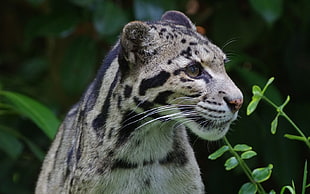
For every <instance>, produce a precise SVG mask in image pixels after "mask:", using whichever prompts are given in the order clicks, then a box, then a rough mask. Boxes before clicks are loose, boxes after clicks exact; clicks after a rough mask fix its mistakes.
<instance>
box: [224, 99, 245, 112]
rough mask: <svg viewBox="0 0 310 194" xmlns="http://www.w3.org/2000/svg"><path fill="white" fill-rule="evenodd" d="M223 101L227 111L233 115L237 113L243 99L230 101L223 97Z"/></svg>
mask: <svg viewBox="0 0 310 194" xmlns="http://www.w3.org/2000/svg"><path fill="white" fill-rule="evenodd" d="M224 101H225V102H226V103H227V105H228V107H229V109H230V110H231V111H232V112H233V113H235V112H237V111H238V110H239V109H240V108H241V106H242V104H243V98H242V97H241V98H234V99H231V98H229V97H224Z"/></svg>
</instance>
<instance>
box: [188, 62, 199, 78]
mask: <svg viewBox="0 0 310 194" xmlns="http://www.w3.org/2000/svg"><path fill="white" fill-rule="evenodd" d="M185 73H186V74H187V75H188V76H190V77H198V76H200V75H201V73H202V70H201V65H200V63H198V62H195V63H193V64H190V65H188V66H187V67H185Z"/></svg>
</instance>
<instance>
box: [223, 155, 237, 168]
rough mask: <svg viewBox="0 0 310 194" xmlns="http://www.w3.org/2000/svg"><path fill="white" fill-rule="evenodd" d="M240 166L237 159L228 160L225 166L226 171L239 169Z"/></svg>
mask: <svg viewBox="0 0 310 194" xmlns="http://www.w3.org/2000/svg"><path fill="white" fill-rule="evenodd" d="M238 164H239V162H238V160H237V159H236V157H234V156H233V157H230V158H229V159H228V160H226V162H225V164H224V166H225V169H226V170H231V169H233V168H235V167H237V166H238Z"/></svg>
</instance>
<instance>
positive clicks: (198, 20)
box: [0, 0, 310, 194]
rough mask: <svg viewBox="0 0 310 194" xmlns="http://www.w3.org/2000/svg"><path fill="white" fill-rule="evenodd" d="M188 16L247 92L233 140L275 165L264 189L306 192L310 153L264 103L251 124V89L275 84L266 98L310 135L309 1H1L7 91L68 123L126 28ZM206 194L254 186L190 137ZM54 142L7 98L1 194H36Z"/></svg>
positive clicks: (1, 130) (1, 132)
mask: <svg viewBox="0 0 310 194" xmlns="http://www.w3.org/2000/svg"><path fill="white" fill-rule="evenodd" d="M170 9H175V10H180V11H182V12H184V13H186V14H187V15H188V16H189V17H190V18H191V19H192V21H193V22H194V23H195V24H196V25H199V26H202V27H203V28H204V29H205V31H206V35H207V37H208V38H209V39H210V40H212V41H213V42H214V43H215V44H217V45H218V46H219V47H220V48H222V49H223V50H224V51H225V52H226V53H227V55H228V56H229V58H230V60H231V61H230V62H229V63H228V64H227V66H226V67H227V71H228V74H229V75H230V76H231V77H232V79H233V80H234V81H235V82H236V84H237V85H238V86H239V87H240V88H241V90H242V91H243V93H244V97H245V105H244V107H243V108H242V110H241V111H240V117H239V119H238V121H237V122H235V123H234V124H233V125H232V127H231V128H232V130H231V132H229V134H228V138H229V139H230V141H231V143H233V144H237V143H246V144H248V145H251V146H252V147H253V149H254V150H255V151H256V152H258V156H257V157H255V158H253V159H251V160H249V161H248V162H249V165H250V167H253V168H254V167H263V166H267V164H269V163H272V164H273V165H274V169H273V174H272V177H271V180H268V181H267V182H266V183H264V184H263V186H264V187H265V188H266V190H268V191H269V190H270V189H271V188H273V189H275V190H276V191H277V192H279V188H281V187H282V186H283V185H287V184H291V181H292V180H294V182H295V185H296V187H297V190H298V189H300V187H301V179H302V173H303V165H304V161H305V160H306V159H308V160H309V158H310V157H309V156H310V154H309V150H307V148H306V146H305V145H304V144H302V143H300V142H296V141H292V140H288V139H285V138H284V137H283V135H284V134H285V133H291V134H294V131H293V130H292V127H291V126H290V125H289V124H288V123H287V122H286V121H285V120H284V119H280V121H279V122H280V123H279V127H278V128H279V130H278V133H277V134H276V135H271V133H270V122H271V121H272V120H273V118H274V117H275V115H276V112H275V111H274V110H273V109H272V108H271V107H270V106H268V105H266V104H264V103H260V105H259V107H258V110H257V111H256V112H255V113H254V114H253V115H251V116H246V114H245V112H246V108H245V107H246V105H247V104H248V103H249V101H250V98H251V88H252V85H253V84H258V85H260V86H263V85H264V84H265V82H266V81H267V80H268V78H269V77H272V76H274V77H275V78H276V79H275V81H274V83H273V85H272V87H271V88H270V90H268V92H267V95H268V96H269V97H270V98H271V99H273V100H274V101H275V102H276V103H277V104H281V103H282V102H283V100H284V99H285V98H286V96H287V95H290V96H291V102H290V103H289V104H288V105H287V107H286V110H285V111H286V112H287V113H288V115H289V116H291V118H292V119H293V120H294V121H296V122H297V123H298V125H299V126H300V128H302V129H303V131H304V132H305V133H306V135H308V136H309V135H310V129H309V124H308V122H309V119H310V117H309V115H310V114H309V112H308V111H310V102H309V92H310V87H309V85H310V1H309V0H296V1H289V0H204V1H202V0H169V1H167V0H157V1H151V0H129V1H125V0H115V1H111V0H2V1H1V3H0V26H1V30H0V34H1V35H0V90H6V91H14V92H18V93H22V94H25V95H27V96H29V97H31V98H33V99H36V100H37V101H40V102H41V103H43V104H44V105H46V106H47V107H48V108H49V109H50V110H52V112H53V113H54V114H55V115H56V116H57V118H59V119H60V120H62V119H63V117H64V116H65V114H66V112H67V111H68V110H69V108H70V106H72V105H73V104H74V103H75V102H76V101H78V99H79V98H80V96H81V94H82V92H83V91H84V89H85V88H86V86H87V85H88V84H89V83H90V81H91V80H92V78H93V77H94V74H95V73H96V70H97V69H98V67H99V66H100V64H101V62H102V60H103V58H104V56H105V54H106V53H107V51H108V50H109V49H110V48H111V47H112V45H113V44H114V42H115V41H116V40H117V38H118V35H119V33H120V31H121V29H122V27H123V25H124V24H126V23H128V22H129V21H132V20H156V19H159V18H160V16H161V15H162V13H163V12H164V11H166V10H170ZM191 139H192V144H193V147H194V149H195V152H196V155H197V159H198V161H199V164H200V167H201V170H202V176H203V178H204V182H205V184H206V188H207V191H208V193H209V194H222V193H238V189H239V188H240V187H241V185H242V184H243V183H245V182H246V181H247V179H246V177H245V175H244V174H243V172H242V171H241V170H240V169H239V170H238V169H237V170H233V171H231V172H226V171H225V169H224V167H223V164H224V162H225V158H223V159H220V160H215V161H210V160H208V159H207V157H208V155H209V153H211V152H213V151H214V150H216V149H217V148H218V147H219V146H221V145H222V143H221V142H220V141H219V142H215V143H214V142H212V143H211V142H206V141H202V140H199V139H198V138H197V137H196V136H194V135H191ZM50 143H51V140H50V139H49V138H48V137H47V136H46V135H45V134H44V133H43V132H42V131H41V130H40V128H38V127H37V125H35V124H34V123H33V122H31V121H30V120H29V119H28V118H27V117H25V116H23V115H21V114H18V113H17V112H15V111H12V110H11V109H10V107H9V106H8V102H7V101H6V99H4V98H3V97H2V96H0V193H5V194H6V193H10V194H11V193H33V191H34V186H35V182H36V179H37V175H38V173H39V170H40V165H41V162H42V161H41V160H42V157H43V156H44V153H45V152H46V151H47V150H48V148H49V145H50Z"/></svg>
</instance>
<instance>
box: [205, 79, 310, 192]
mask: <svg viewBox="0 0 310 194" xmlns="http://www.w3.org/2000/svg"><path fill="white" fill-rule="evenodd" d="M273 80H274V78H270V79H269V80H268V82H267V83H266V85H265V87H264V89H263V90H262V89H261V88H260V87H259V86H257V85H254V86H253V89H252V92H253V96H252V101H251V102H250V103H249V105H248V107H247V115H250V114H252V113H253V112H254V111H255V109H256V108H257V105H258V103H259V101H260V100H261V99H263V100H265V101H266V102H267V103H269V104H270V105H271V106H273V107H274V108H275V109H276V111H277V112H278V114H277V116H276V118H275V119H274V120H273V121H272V122H271V133H272V134H275V132H276V128H277V125H278V124H277V123H278V117H279V116H283V117H284V118H285V119H286V120H287V121H288V122H289V123H290V124H291V125H292V126H293V127H294V129H295V130H296V131H297V132H298V133H299V134H300V136H292V135H285V136H286V137H289V138H290V139H294V140H299V141H302V142H304V143H305V144H306V145H307V146H308V148H309V150H310V146H309V145H310V144H309V143H310V142H309V140H310V137H308V138H307V137H306V136H305V135H304V133H303V132H302V130H301V129H299V128H298V127H297V125H296V124H295V123H294V122H293V121H292V120H291V119H290V117H289V116H287V114H285V113H284V111H283V108H284V107H285V106H286V105H287V103H288V102H289V99H290V98H289V97H288V98H287V99H286V101H285V102H284V103H283V104H282V105H281V106H277V105H275V104H274V103H273V102H272V101H271V100H270V99H269V98H268V97H266V96H265V95H264V93H265V92H266V90H267V88H268V87H269V86H270V84H271V83H272V82H273ZM224 141H225V144H226V145H224V146H222V147H221V148H220V149H218V150H217V151H215V152H214V153H213V154H211V155H210V156H209V159H212V160H215V159H217V158H219V157H220V156H222V155H223V154H224V153H225V152H226V151H230V152H231V154H232V155H233V156H232V157H230V158H229V159H227V160H226V162H225V164H224V166H225V169H226V170H231V169H234V168H236V167H237V166H238V165H240V166H241V168H242V170H243V171H244V173H245V174H246V176H247V177H248V179H249V180H250V182H247V183H245V184H243V185H242V187H241V188H240V190H239V193H247V194H251V193H253V194H255V193H257V192H258V193H260V194H265V193H266V191H265V190H264V188H263V186H262V185H261V184H260V183H262V182H264V181H266V180H268V179H269V178H270V177H271V173H272V169H273V165H272V164H269V165H268V166H267V167H263V168H256V169H254V170H253V171H252V172H251V170H250V168H249V167H248V165H247V164H246V162H245V160H247V159H250V158H252V157H253V156H256V155H257V154H256V152H254V151H253V150H252V147H250V146H248V145H245V144H237V145H236V146H234V147H232V146H231V144H230V143H229V141H228V139H227V138H226V137H224ZM237 152H243V153H242V154H241V155H239V154H238V153H237ZM307 167H308V166H307V161H306V162H305V167H304V174H303V182H302V190H301V193H303V194H304V193H306V188H307V187H310V184H308V185H307V173H308V172H307ZM286 189H287V190H289V192H290V193H291V194H295V193H297V191H296V189H295V186H294V182H293V184H292V186H284V187H282V189H281V194H283V193H284V191H285V190H286ZM269 193H273V194H275V193H276V192H275V191H274V190H271V191H270V192H269Z"/></svg>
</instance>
